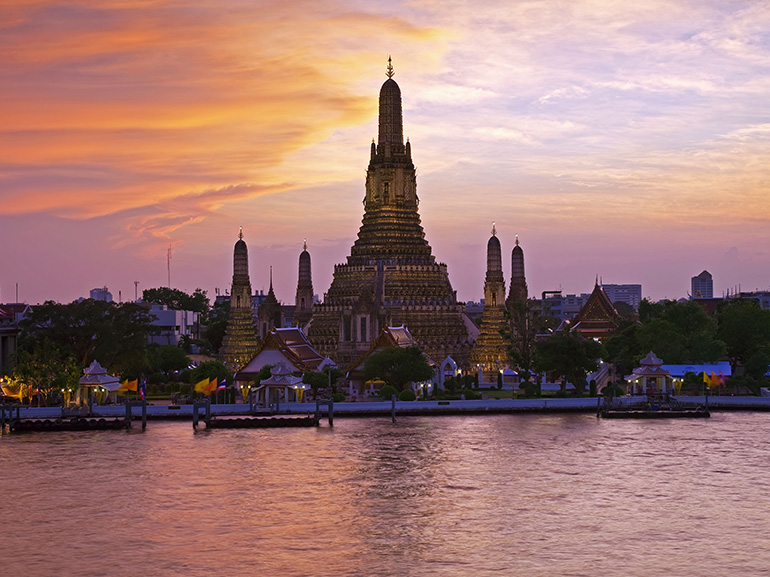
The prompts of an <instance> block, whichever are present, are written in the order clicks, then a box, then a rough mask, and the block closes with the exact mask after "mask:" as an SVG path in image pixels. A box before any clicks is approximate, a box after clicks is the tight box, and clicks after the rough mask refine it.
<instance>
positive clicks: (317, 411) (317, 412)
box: [315, 397, 321, 425]
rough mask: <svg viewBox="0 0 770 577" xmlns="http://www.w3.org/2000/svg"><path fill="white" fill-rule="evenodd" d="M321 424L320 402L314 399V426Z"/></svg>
mask: <svg viewBox="0 0 770 577" xmlns="http://www.w3.org/2000/svg"><path fill="white" fill-rule="evenodd" d="M320 423H321V402H320V401H319V400H318V397H316V398H315V424H316V425H318V424H320Z"/></svg>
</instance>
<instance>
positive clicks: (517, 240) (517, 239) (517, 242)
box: [516, 234, 519, 246]
mask: <svg viewBox="0 0 770 577" xmlns="http://www.w3.org/2000/svg"><path fill="white" fill-rule="evenodd" d="M516 246H519V235H518V234H517V235H516Z"/></svg>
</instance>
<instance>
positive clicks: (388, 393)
mask: <svg viewBox="0 0 770 577" xmlns="http://www.w3.org/2000/svg"><path fill="white" fill-rule="evenodd" d="M393 395H398V391H397V390H396V387H391V386H390V385H385V386H384V387H382V388H381V389H380V396H381V397H382V398H383V399H385V400H390V398H391V397H392V396H393Z"/></svg>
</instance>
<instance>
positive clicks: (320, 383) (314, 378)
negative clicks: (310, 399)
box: [302, 367, 342, 394]
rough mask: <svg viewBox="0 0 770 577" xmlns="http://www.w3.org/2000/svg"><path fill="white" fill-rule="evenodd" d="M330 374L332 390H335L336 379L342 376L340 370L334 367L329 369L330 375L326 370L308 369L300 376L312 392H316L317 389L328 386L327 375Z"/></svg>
mask: <svg viewBox="0 0 770 577" xmlns="http://www.w3.org/2000/svg"><path fill="white" fill-rule="evenodd" d="M330 376H331V387H332V390H336V384H337V381H339V379H340V377H342V371H340V370H339V369H338V368H336V367H334V368H332V369H331V375H329V371H328V370H324V371H308V372H306V373H305V374H304V375H303V376H302V382H304V383H306V384H308V385H310V388H311V389H312V390H313V393H314V394H318V391H321V390H324V389H327V388H329V377H330Z"/></svg>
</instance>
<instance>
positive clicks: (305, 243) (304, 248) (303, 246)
mask: <svg viewBox="0 0 770 577" xmlns="http://www.w3.org/2000/svg"><path fill="white" fill-rule="evenodd" d="M304 241H305V242H304V244H303V245H302V250H307V239H304Z"/></svg>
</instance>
